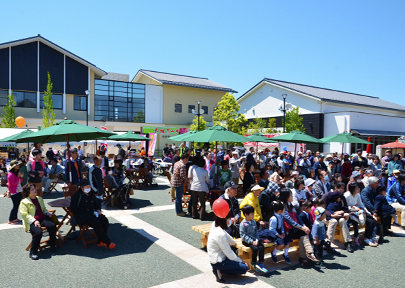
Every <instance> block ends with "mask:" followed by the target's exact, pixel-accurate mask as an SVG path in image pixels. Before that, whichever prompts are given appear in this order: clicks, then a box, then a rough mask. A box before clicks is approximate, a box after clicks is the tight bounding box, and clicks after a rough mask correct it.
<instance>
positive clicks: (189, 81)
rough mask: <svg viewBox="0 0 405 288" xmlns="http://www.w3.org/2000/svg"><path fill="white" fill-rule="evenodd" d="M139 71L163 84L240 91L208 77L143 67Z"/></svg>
mask: <svg viewBox="0 0 405 288" xmlns="http://www.w3.org/2000/svg"><path fill="white" fill-rule="evenodd" d="M139 72H142V73H143V74H145V75H148V76H149V77H151V78H153V79H155V80H157V81H159V82H160V83H162V84H168V85H176V86H186V87H193V88H202V89H210V90H218V91H226V92H232V93H238V92H237V91H235V90H233V89H231V88H228V87H226V86H223V85H221V84H218V83H216V82H214V81H211V80H209V79H208V78H201V77H193V76H186V75H179V74H171V73H164V72H157V71H151V70H143V69H141V70H139ZM139 72H138V73H139Z"/></svg>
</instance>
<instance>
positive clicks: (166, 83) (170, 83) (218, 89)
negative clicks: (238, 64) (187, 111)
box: [161, 81, 238, 93]
mask: <svg viewBox="0 0 405 288" xmlns="http://www.w3.org/2000/svg"><path fill="white" fill-rule="evenodd" d="M161 83H162V84H164V85H172V86H180V87H190V88H198V89H207V90H215V91H223V92H231V93H238V91H235V90H233V89H231V88H219V87H218V88H217V87H213V86H202V85H191V84H186V83H184V84H183V83H173V82H170V81H161Z"/></svg>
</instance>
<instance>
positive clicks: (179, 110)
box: [174, 104, 182, 113]
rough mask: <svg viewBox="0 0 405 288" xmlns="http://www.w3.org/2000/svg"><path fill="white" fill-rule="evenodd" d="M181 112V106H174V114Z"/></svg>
mask: <svg viewBox="0 0 405 288" xmlns="http://www.w3.org/2000/svg"><path fill="white" fill-rule="evenodd" d="M181 111H182V108H181V104H174V112H176V113H181Z"/></svg>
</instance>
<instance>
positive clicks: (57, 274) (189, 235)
mask: <svg viewBox="0 0 405 288" xmlns="http://www.w3.org/2000/svg"><path fill="white" fill-rule="evenodd" d="M158 183H159V186H158V187H156V188H153V189H148V190H135V191H134V192H135V193H134V194H135V195H134V196H132V197H131V198H132V203H134V205H132V206H131V207H130V209H128V210H105V211H104V213H105V214H106V216H107V217H108V219H109V221H110V223H111V224H110V228H109V235H110V237H111V239H112V240H113V242H115V243H116V244H117V248H116V249H115V250H114V251H110V250H105V249H100V248H98V247H96V246H95V245H94V244H90V245H89V246H88V249H87V250H86V249H84V247H83V245H81V244H76V243H75V241H72V240H69V241H66V242H65V244H64V245H63V246H62V247H61V248H59V249H58V252H57V254H56V255H55V256H51V255H50V253H49V251H46V252H45V254H42V255H40V257H41V259H40V260H39V261H32V260H30V259H29V258H28V252H27V251H25V248H26V247H27V245H28V244H29V242H30V240H31V237H30V235H29V234H28V233H25V232H24V231H23V229H22V227H21V225H19V226H12V225H8V224H7V220H8V214H9V211H10V208H11V201H10V199H7V198H3V197H1V198H0V243H1V249H0V252H1V257H0V265H1V267H3V268H4V269H3V275H4V276H3V277H1V281H0V287H12V286H22V287H24V286H27V285H29V287H39V286H41V287H43V286H58V287H96V286H98V287H100V286H117V287H151V286H154V287H161V288H163V287H193V288H196V287H238V286H242V285H244V286H246V287H271V286H275V287H308V286H323V287H325V286H326V287H342V286H343V287H359V286H360V287H364V286H370V287H371V286H374V287H376V286H381V287H398V286H402V285H403V280H402V279H403V277H402V273H403V268H402V266H403V265H402V264H403V263H404V260H403V259H404V258H405V252H404V250H403V249H402V247H404V242H405V238H403V237H401V235H402V236H405V234H402V233H400V231H397V232H399V233H398V234H397V236H396V237H389V238H386V239H387V241H386V243H384V244H383V245H381V246H379V247H377V248H372V247H362V248H361V249H358V250H356V251H355V252H354V253H353V254H350V255H349V254H348V253H346V252H345V251H342V256H337V257H332V256H330V255H329V256H327V257H326V261H325V262H326V267H325V268H323V269H314V268H303V267H302V266H300V265H299V264H297V258H298V255H297V252H292V253H291V258H292V260H293V265H291V266H288V265H287V264H286V263H285V262H284V261H279V263H278V264H277V265H275V264H273V263H272V262H271V260H270V259H266V261H265V264H266V266H267V268H268V269H269V270H270V272H269V273H267V274H256V273H248V274H246V275H245V276H239V277H232V276H225V279H226V280H227V283H226V285H219V284H218V283H216V282H215V281H214V276H213V275H212V272H211V268H210V265H209V263H208V257H207V254H206V251H205V250H203V249H201V244H200V240H199V239H200V234H199V233H197V232H195V231H193V230H191V226H193V225H198V224H202V223H209V222H210V221H209V220H208V221H204V222H202V221H200V220H194V219H192V218H190V217H185V218H180V217H177V216H175V213H174V205H173V203H172V202H171V201H170V196H169V195H168V194H167V192H168V186H167V184H168V183H167V181H166V180H165V179H163V178H159V179H158ZM4 191H5V188H4V187H1V188H0V192H1V193H4ZM61 197H63V196H62V194H56V193H53V194H51V195H46V196H45V202H46V203H47V202H50V201H52V200H54V199H58V198H61ZM207 209H208V211H210V207H209V205H208V206H207ZM56 214H57V215H58V216H62V215H63V214H64V213H63V210H61V209H57V212H56ZM67 228H68V227H67V226H62V229H61V232H62V234H63V233H66V230H67ZM399 247H400V248H399ZM387 271H390V272H387ZM343 273H344V274H343ZM33 279H36V280H33ZM33 283H34V284H33Z"/></svg>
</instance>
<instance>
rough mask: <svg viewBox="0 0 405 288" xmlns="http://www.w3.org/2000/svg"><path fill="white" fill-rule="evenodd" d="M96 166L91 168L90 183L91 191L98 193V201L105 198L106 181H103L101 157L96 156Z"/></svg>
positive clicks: (94, 159)
mask: <svg viewBox="0 0 405 288" xmlns="http://www.w3.org/2000/svg"><path fill="white" fill-rule="evenodd" d="M93 161H94V165H93V166H91V168H90V170H89V182H90V186H91V189H92V190H93V191H94V192H96V194H97V197H96V198H97V199H99V200H100V202H101V199H103V196H104V180H103V172H102V171H101V168H100V166H101V157H100V156H94V158H93Z"/></svg>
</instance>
